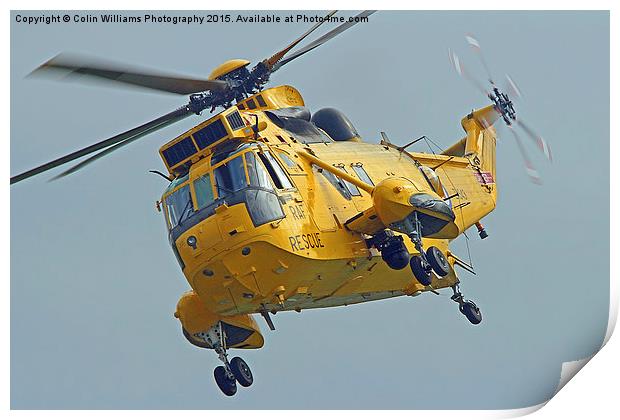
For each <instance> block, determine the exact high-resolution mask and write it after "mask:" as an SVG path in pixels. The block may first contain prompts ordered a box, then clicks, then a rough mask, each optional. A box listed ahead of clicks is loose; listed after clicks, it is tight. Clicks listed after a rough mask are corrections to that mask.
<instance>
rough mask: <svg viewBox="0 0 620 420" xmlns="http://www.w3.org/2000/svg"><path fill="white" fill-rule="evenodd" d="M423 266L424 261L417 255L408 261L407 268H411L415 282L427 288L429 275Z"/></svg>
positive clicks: (429, 281)
mask: <svg viewBox="0 0 620 420" xmlns="http://www.w3.org/2000/svg"><path fill="white" fill-rule="evenodd" d="M424 265H425V264H424V261H423V260H422V258H420V257H419V256H418V255H414V256H413V257H411V260H410V261H409V267H411V272H412V273H413V275H414V277H415V278H416V280H417V281H418V282H420V284H421V285H423V286H429V285H430V284H431V273H430V272H429V271H427V269H426V267H425V266H424Z"/></svg>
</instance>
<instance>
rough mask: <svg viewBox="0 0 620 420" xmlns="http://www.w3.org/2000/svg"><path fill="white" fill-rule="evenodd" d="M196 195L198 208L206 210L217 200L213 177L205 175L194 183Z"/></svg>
mask: <svg viewBox="0 0 620 420" xmlns="http://www.w3.org/2000/svg"><path fill="white" fill-rule="evenodd" d="M194 193H195V194H196V207H198V209H201V208H204V207H206V206H208V205H209V204H211V203H212V202H213V200H214V199H215V198H214V196H213V188H212V187H211V175H210V174H205V175H203V176H201V177H200V178H198V179H196V180H195V181H194Z"/></svg>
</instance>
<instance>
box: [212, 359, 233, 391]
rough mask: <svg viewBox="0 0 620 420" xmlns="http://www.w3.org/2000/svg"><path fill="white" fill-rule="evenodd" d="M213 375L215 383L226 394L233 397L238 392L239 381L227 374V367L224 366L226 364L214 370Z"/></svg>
mask: <svg viewBox="0 0 620 420" xmlns="http://www.w3.org/2000/svg"><path fill="white" fill-rule="evenodd" d="M213 376H214V377H215V383H216V384H217V386H218V387H219V388H220V390H221V391H222V392H223V393H224V395H227V396H229V397H232V396H233V395H235V394H236V393H237V382H236V381H235V380H231V379H230V378H229V377H228V376H227V375H226V368H224V366H218V367H216V368H215V370H214V371H213Z"/></svg>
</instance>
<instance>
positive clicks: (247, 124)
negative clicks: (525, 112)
mask: <svg viewBox="0 0 620 420" xmlns="http://www.w3.org/2000/svg"><path fill="white" fill-rule="evenodd" d="M260 95H261V101H260V102H261V103H262V104H264V105H265V106H260V104H259V101H257V102H254V103H251V102H250V105H248V102H249V101H253V100H255V99H256V98H255V97H256V96H258V95H254V96H252V97H250V98H248V99H247V100H246V101H244V102H243V103H240V104H238V105H237V106H236V107H233V108H234V109H233V112H239V114H240V116H241V118H242V120H243V122H244V124H243V127H242V128H241V129H240V130H241V132H243V133H245V134H244V135H243V136H240V137H233V136H237V135H238V134H234V130H229V129H228V127H227V131H228V132H229V135H228V136H224V138H223V139H221V140H219V141H216V142H214V143H213V144H212V145H211V146H210V147H208V148H206V149H207V150H205V151H202V152H200V153H199V156H198V157H196V156H188V157H187V158H186V162H189V165H188V164H185V166H183V163H178V162H177V167H176V168H178V169H176V170H177V171H179V172H177V173H175V170H171V167H170V166H169V170H170V172H171V175H173V176H176V177H177V178H176V179H175V180H174V181H173V182H172V184H171V186H170V187H169V188H168V189H167V190H166V192H165V193H164V195H163V197H162V200H161V202H162V203H163V204H164V206H163V207H164V212H165V216H166V220H167V224H168V227H169V229H170V235H169V237H170V242H171V245H172V247H173V250H174V252H175V254H176V256H177V258H178V261H179V263H180V265H181V267H182V270H183V273H184V275H185V277H186V279H187V281H188V283H189V284H190V286H191V287H192V289H193V292H191V294H190V295H191V296H190V295H188V296H185V297H184V299H182V300H181V302H180V306H179V308H178V309H177V313H176V315H177V316H178V317H180V318H181V321H182V322H183V324H184V328H185V329H187V326H186V325H185V324H191V321H189V320H188V317H190V316H194V317H195V316H197V315H195V314H194V315H190V314H189V313H188V312H187V310H186V309H187V305H185V306H186V307H185V308H184V307H183V305H182V303H183V302H184V301H185V302H187V301H188V300H192V304H193V305H194V306H196V301H199V304H198V306H200V303H201V304H202V305H204V308H202V310H204V311H205V312H208V313H209V314H210V315H211V317H210V318H209V321H208V322H212V321H213V320H216V319H217V320H222V319H226V318H230V317H239V316H240V315H246V314H252V313H259V312H263V311H270V312H272V313H275V312H277V311H286V310H296V311H301V310H304V309H310V308H324V307H333V306H341V305H349V304H354V303H361V302H367V301H372V300H378V299H385V298H389V297H396V296H403V295H417V294H419V293H421V292H424V291H430V290H435V289H440V288H445V287H450V286H454V285H455V283H457V282H458V278H457V275H456V272H455V271H454V269H451V270H450V273H449V275H447V276H444V277H442V278H438V277H437V276H435V275H433V279H432V284H431V285H430V286H424V285H422V284H420V283H419V282H417V281H416V280H415V278H414V277H413V276H412V274H411V271H410V270H408V269H402V270H393V269H391V268H390V267H388V265H387V264H386V263H385V262H384V261H383V260H382V258H381V255H380V253H379V252H378V251H377V249H376V248H375V247H373V246H372V242H371V240H370V239H371V235H369V234H367V233H364V232H363V230H364V229H362V232H360V231H359V230H357V231H356V230H355V229H351V228H350V226H352V225H353V223H354V221H355V220H356V218H359V217H360V216H362V215H363V214H364V212H365V211H366V210H368V209H372V208H373V196H372V195H373V194H372V193H371V192H368V191H364V190H363V189H361V188H357V187H356V185H354V184H353V183H351V182H347V181H346V180H345V179H343V177H344V176H346V175H345V174H348V175H350V176H351V177H357V178H359V179H360V182H359V183H360V184H363V183H366V184H369V185H377V184H379V183H380V182H381V181H383V180H385V179H387V178H391V179H400V180H402V181H403V182H405V183H411V184H413V185H414V188H416V189H417V190H418V191H419V192H420V193H433V194H436V195H438V196H440V197H441V198H442V199H444V200H445V202H446V203H448V204H449V206H450V208H451V209H452V211H453V212H454V215H455V216H456V218H455V220H454V223H455V225H456V226H457V227H458V232H457V233H456V234H455V235H453V237H456V236H457V235H458V234H460V233H462V232H463V231H465V230H466V229H467V228H469V227H470V226H472V225H474V224H475V223H477V222H478V221H479V220H480V219H481V218H482V217H484V216H485V215H486V214H488V213H489V212H491V211H492V210H493V209H494V208H495V198H496V187H495V180H494V176H495V167H494V165H495V162H494V158H495V150H494V146H495V137H494V131H493V128H492V127H489V126H486V127H481V126H480V125H479V126H478V129H477V131H476V130H467V121H469V120H472V118H471V116H472V115H473V114H470V116H468V117H469V118H468V117H466V118H465V119H464V120H463V126H464V128H466V131H467V132H468V136H467V137H465V138H463V139H462V140H461V141H459V142H457V143H456V144H455V145H454V146H453V147H451V148H450V149H448V150H447V151H445V152H444V153H446V154H442V155H434V154H426V153H409V152H407V151H405V150H403V149H402V148H399V147H398V146H395V145H392V144H390V143H389V142H386V141H382V142H381V143H380V144H369V143H365V142H363V141H361V139H359V137H354V138H351V139H348V140H346V141H333V140H332V139H331V138H330V137H329V135H328V134H327V133H325V132H324V131H323V130H320V129H318V132H320V135H318V138H319V140H320V141H319V140H317V136H315V137H314V138H312V139H311V137H309V136H307V135H304V134H303V133H304V129H305V128H304V127H305V124H306V125H307V124H311V123H310V122H307V121H306V123H301V121H297V120H301V119H303V118H297V119H295V118H294V117H291V118H293V119H292V120H291V119H289V118H287V117H283V115H282V114H280V117H278V116H277V115H276V114H274V113H273V112H277V111H274V110H277V109H286V108H291V109H298V108H299V107H302V106H303V105H304V104H303V99H302V98H301V95H299V93H298V92H297V91H296V90H295V89H294V88H292V87H290V86H282V87H277V88H272V89H268V90H265V91H263V92H261V93H260ZM292 107H296V108H292ZM250 108H252V109H250ZM229 112H230V109H229V110H226V111H224V112H223V113H221V114H218V116H215V117H213V118H211V119H210V120H208V121H206V122H204V123H202V124H200V125H199V126H197V127H196V128H194V129H192V130H189V131H188V132H187V133H184V134H183V135H181V136H179V137H178V138H177V139H175V140H173V141H171V142H170V143H168V144H167V145H165V146H164V147H162V149H161V151H162V156H164V154H165V150H166V147H167V146H169V145H171V144H172V145H174V144H177V143H178V142H179V141H180V140H185V141H186V142H187V141H188V140H187V139H188V138H189V139H194V140H193V141H194V142H195V143H196V146H197V147H196V148H197V149H198V148H199V142H200V141H196V138H197V137H200V136H201V134H200V133H198V131H199V130H201V129H203V130H207V131H209V132H212V131H213V129H212V128H207V126H209V124H213V123H212V121H217V119H218V118H222V119H223V118H224V117H227V116H229V115H230V114H229ZM485 112H488V113H490V112H492V110H489V109H486V111H485ZM230 119H231V118H228V120H230ZM283 120H286V121H288V123H293V125H291V127H293V129H291V128H290V127H289V126H286V125H283ZM304 121H305V120H304ZM473 121H475V118H474V119H473ZM295 124H298V125H301V126H302V129H299V127H298V126H295ZM289 125H290V124H289ZM283 127H287V128H288V129H287V128H283ZM244 130H245V131H244ZM295 130H297V131H295ZM306 132H307V130H306ZM223 133H224V132H223V131H222V134H223ZM297 133H302V134H297ZM491 146H492V150H490V147H491ZM482 148H486V150H484V152H483V151H482ZM468 149H470V150H468ZM474 149H475V150H478V149H479V150H478V151H479V153H475V152H472V150H474ZM483 153H484V156H482V154H483ZM310 155H311V156H313V160H314V161H316V162H319V161H320V163H321V166H319V165H317V164H316V163H315V162H313V161H311V160H310V159H307V158H305V157H304V156H308V157H309V156H310ZM459 155H460V156H459ZM177 160H178V159H177ZM164 162H165V163H167V162H166V160H164ZM167 166H168V165H167ZM330 166H331V167H333V168H334V169H333V171H332V170H330ZM421 167H425V168H436V169H435V171H432V172H433V173H435V174H436V176H437V178H438V180H439V183H440V184H439V185H437V184H434V183H433V182H432V180H429V178H428V176H425V173H424V171H422V170H421V169H420V168H421ZM326 169H327V170H326ZM343 172H344V173H345V174H343ZM338 174H340V175H342V176H340V177H339V176H337V175H338ZM351 181H355V180H354V179H351ZM434 181H435V182H437V180H434ZM183 197H185V198H183ZM370 220H372V216H371V217H370V219H369V221H368V223H372V222H371V221H370ZM369 232H370V231H369ZM453 237H447V238H432V237H425V238H423V241H424V247H425V248H426V247H428V246H432V245H434V246H436V247H437V248H439V249H440V250H442V251H443V252H444V253H445V254H446V255H447V256H448V261H449V262H450V263H451V266H452V267H453V266H454V264H455V263H456V264H457V265H458V264H459V263H462V260H460V259H459V258H458V257H457V256H455V255H453V254H452V253H450V251H449V249H448V246H449V242H450V240H451V239H453ZM403 239H404V243H405V245H406V247H407V250H408V251H409V252H410V253H411V255H415V254H416V253H417V250H416V249H415V247H414V245H413V243H412V242H411V240H410V239H409V238H408V237H407V236H406V235H403ZM184 318H185V319H184ZM246 323H248V325H249V323H252V324H254V323H253V322H251V320H246ZM200 328H208V326H201V327H199V326H195V327H194V328H192V329H200ZM252 329H254V328H252ZM191 332H192V331H190V333H191ZM246 345H247V343H246ZM261 345H262V341H261ZM241 347H243V345H242V346H241Z"/></svg>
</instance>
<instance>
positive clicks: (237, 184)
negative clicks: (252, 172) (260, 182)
mask: <svg viewBox="0 0 620 420" xmlns="http://www.w3.org/2000/svg"><path fill="white" fill-rule="evenodd" d="M213 175H214V176H215V186H216V187H215V188H216V190H217V196H218V197H224V196H226V195H228V194H232V193H234V192H235V191H239V190H240V189H242V188H245V187H246V186H247V180H246V178H245V167H244V165H243V157H242V156H237V157H236V158H234V159H231V160H229V161H228V162H226V163H225V164H223V165H221V166H218V167H217V168H215V170H214V171H213Z"/></svg>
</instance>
